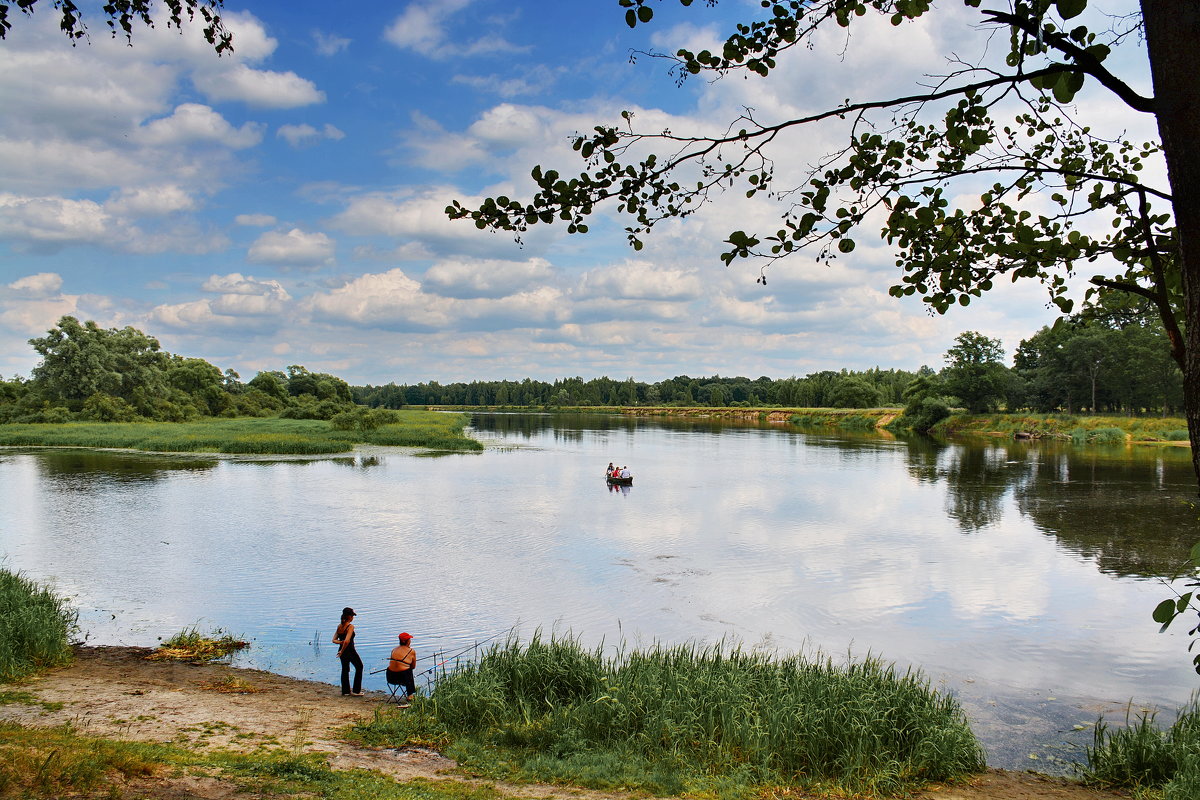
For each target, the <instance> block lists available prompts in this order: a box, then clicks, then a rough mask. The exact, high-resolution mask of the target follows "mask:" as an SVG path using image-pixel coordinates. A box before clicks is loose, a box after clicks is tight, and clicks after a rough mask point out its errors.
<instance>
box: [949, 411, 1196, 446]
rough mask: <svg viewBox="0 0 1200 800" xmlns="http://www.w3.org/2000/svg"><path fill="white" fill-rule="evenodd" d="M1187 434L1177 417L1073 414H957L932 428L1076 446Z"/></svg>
mask: <svg viewBox="0 0 1200 800" xmlns="http://www.w3.org/2000/svg"><path fill="white" fill-rule="evenodd" d="M1180 430H1182V431H1185V432H1186V430H1187V426H1186V425H1185V424H1184V421H1183V420H1182V419H1179V418H1178V417H1122V416H1094V417H1081V416H1076V415H1073V414H979V415H974V416H971V415H967V414H955V415H953V416H951V417H948V418H947V419H945V420H943V421H941V422H939V423H938V424H937V425H936V426H934V428H933V432H934V433H937V434H955V433H984V434H997V433H999V434H1014V433H1018V432H1021V433H1028V434H1031V435H1032V436H1034V437H1035V438H1046V439H1064V440H1066V439H1070V440H1071V441H1073V442H1075V443H1077V444H1120V443H1123V442H1125V441H1134V442H1170V441H1186V439H1187V437H1186V436H1184V437H1183V439H1177V438H1175V436H1174V435H1173V434H1176V433H1177V432H1178V431H1180Z"/></svg>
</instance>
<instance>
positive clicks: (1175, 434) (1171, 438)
mask: <svg viewBox="0 0 1200 800" xmlns="http://www.w3.org/2000/svg"><path fill="white" fill-rule="evenodd" d="M1163 438H1164V439H1166V440H1167V441H1168V442H1186V441H1187V440H1188V432H1187V431H1167V432H1166V433H1164V434H1163Z"/></svg>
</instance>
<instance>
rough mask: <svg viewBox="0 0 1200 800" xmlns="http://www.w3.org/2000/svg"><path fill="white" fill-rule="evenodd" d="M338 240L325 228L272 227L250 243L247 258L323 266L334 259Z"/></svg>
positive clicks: (259, 262) (263, 262)
mask: <svg viewBox="0 0 1200 800" xmlns="http://www.w3.org/2000/svg"><path fill="white" fill-rule="evenodd" d="M333 250H334V242H333V240H332V239H330V238H329V237H328V236H326V235H325V234H323V233H321V232H319V231H318V232H315V233H306V232H305V231H302V230H300V229H299V228H292V229H291V230H290V231H287V232H286V233H284V232H279V231H268V232H267V233H264V234H263V235H262V236H259V237H258V239H257V240H255V242H254V244H252V245H251V246H250V251H249V252H248V253H247V255H246V258H247V260H248V261H251V262H253V263H255V264H276V265H279V266H287V267H319V266H322V265H325V264H331V263H333Z"/></svg>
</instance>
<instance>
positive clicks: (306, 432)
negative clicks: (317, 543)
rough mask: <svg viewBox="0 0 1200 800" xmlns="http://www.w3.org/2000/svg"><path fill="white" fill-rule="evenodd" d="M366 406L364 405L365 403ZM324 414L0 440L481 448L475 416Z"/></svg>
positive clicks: (85, 426) (122, 426) (34, 433)
mask: <svg viewBox="0 0 1200 800" xmlns="http://www.w3.org/2000/svg"><path fill="white" fill-rule="evenodd" d="M363 411H364V412H366V410H365V409H363ZM350 413H351V419H350V420H348V421H341V420H339V419H337V418H336V417H335V419H333V420H320V419H280V418H270V417H267V418H263V417H244V418H235V419H224V418H220V419H212V418H208V419H200V420H193V421H190V422H149V421H147V422H65V423H30V424H9V425H0V446H9V447H104V448H124V449H131V450H144V451H150V452H165V453H241V454H279V455H320V454H328V453H344V452H347V451H350V450H353V449H354V447H355V446H356V445H363V444H365V445H380V446H399V447H421V448H429V449H433V450H482V449H483V445H481V444H480V443H479V442H477V441H475V440H474V439H471V438H469V437H468V436H466V435H465V434H464V433H463V429H464V428H465V427H466V425H467V422H468V420H469V417H468V416H467V415H466V414H446V413H442V412H436V411H422V410H415V409H413V410H409V409H405V410H401V411H384V410H375V411H372V412H367V413H368V414H370V415H371V416H372V417H373V418H374V420H375V421H377V422H378V424H377V425H371V424H370V423H368V424H366V425H362V424H356V423H355V422H354V418H353V417H354V414H355V412H350Z"/></svg>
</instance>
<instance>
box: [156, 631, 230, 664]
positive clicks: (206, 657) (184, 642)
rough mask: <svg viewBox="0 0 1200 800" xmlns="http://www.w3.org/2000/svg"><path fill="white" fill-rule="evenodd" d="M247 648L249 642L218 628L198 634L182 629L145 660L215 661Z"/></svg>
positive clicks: (198, 632)
mask: <svg viewBox="0 0 1200 800" xmlns="http://www.w3.org/2000/svg"><path fill="white" fill-rule="evenodd" d="M249 646H250V643H249V642H246V641H243V640H241V639H238V638H237V637H236V636H233V635H231V634H229V633H227V632H225V631H223V630H221V629H220V628H218V629H217V630H215V631H213V632H212V633H200V631H199V630H198V629H196V628H184V629H183V630H182V631H180V632H179V633H177V634H175V635H174V636H172V637H171V638H170V639H167V640H166V641H164V642H163V643H162V644H161V645H159V646H158V648H157V649H156V650H155V651H154V652H153V653H151V654H150V655H148V656H146V658H147V659H149V660H151V661H217V660H219V659H222V658H228V657H230V656H232V655H233V654H234V653H236V652H237V651H238V650H244V649H245V648H247V647H249Z"/></svg>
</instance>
